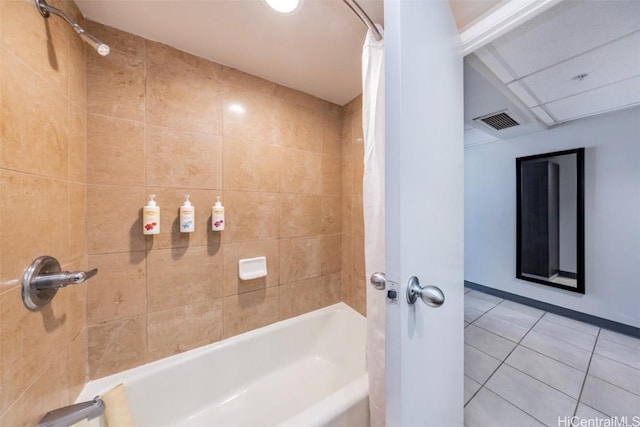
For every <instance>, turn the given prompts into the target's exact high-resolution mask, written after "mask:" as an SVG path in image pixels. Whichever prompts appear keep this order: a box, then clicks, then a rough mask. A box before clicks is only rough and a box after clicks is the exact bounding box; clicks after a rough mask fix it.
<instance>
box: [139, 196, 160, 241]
mask: <svg viewBox="0 0 640 427" xmlns="http://www.w3.org/2000/svg"><path fill="white" fill-rule="evenodd" d="M155 197H156V196H155V195H154V194H151V195H150V196H149V202H148V203H147V206H145V207H144V208H143V209H142V232H143V233H144V234H160V207H158V205H157V204H156V202H155V200H153V199H154V198H155Z"/></svg>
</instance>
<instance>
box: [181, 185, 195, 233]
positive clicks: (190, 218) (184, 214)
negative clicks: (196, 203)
mask: <svg viewBox="0 0 640 427" xmlns="http://www.w3.org/2000/svg"><path fill="white" fill-rule="evenodd" d="M195 209H196V208H195V207H193V206H191V202H190V201H189V195H188V194H187V195H186V196H184V204H183V205H182V206H180V232H181V233H193V230H195V221H194V220H195V216H196V212H195Z"/></svg>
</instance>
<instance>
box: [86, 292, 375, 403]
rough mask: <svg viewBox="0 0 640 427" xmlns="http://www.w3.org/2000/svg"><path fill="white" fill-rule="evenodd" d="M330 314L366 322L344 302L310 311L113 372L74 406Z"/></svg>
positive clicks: (91, 385) (94, 383)
mask: <svg viewBox="0 0 640 427" xmlns="http://www.w3.org/2000/svg"><path fill="white" fill-rule="evenodd" d="M332 312H346V313H349V314H348V315H349V316H356V317H357V318H359V319H366V317H364V316H363V315H362V314H360V313H359V312H357V311H356V310H354V309H353V308H352V307H350V306H349V305H347V304H346V303H344V302H343V301H340V302H338V303H336V304H332V305H329V306H327V307H323V308H319V309H317V310H314V311H310V312H308V313H303V314H300V315H298V316H294V317H291V318H288V319H283V320H279V321H277V322H275V323H272V324H270V325H266V326H262V327H260V328H257V329H253V330H250V331H247V332H243V333H241V334H238V335H234V336H232V337H229V338H225V339H223V340H220V341H216V342H213V343H211V344H206V345H204V346H201V347H197V348H194V349H191V350H187V351H184V352H182V353H178V354H174V355H172V356H167V357H165V358H162V359H158V360H154V361H153V362H149V363H145V364H144V365H140V366H136V367H134V368H131V369H127V370H125V371H120V372H116V373H115V374H111V375H108V376H106V377H102V378H97V379H95V380H89V381H88V382H87V383H86V384H85V385H84V387H83V388H82V391H81V392H80V394H78V396H77V397H76V400H75V402H76V403H78V402H83V401H86V400H90V399H93V398H94V397H96V396H99V395H100V394H102V393H105V392H106V391H108V390H110V389H112V388H113V387H115V386H117V385H118V384H125V386H126V383H127V382H130V381H136V380H139V379H142V378H144V377H147V376H150V375H153V373H155V372H157V371H161V370H164V369H168V368H171V367H173V366H176V365H180V364H183V363H188V362H189V361H191V360H194V359H197V358H198V357H200V356H201V355H204V354H206V353H209V352H212V351H216V350H223V349H225V348H226V347H230V346H233V345H237V344H239V343H242V342H245V341H249V340H251V339H253V338H255V337H259V336H261V335H265V334H268V333H270V332H276V331H279V330H282V329H286V328H287V327H291V325H292V324H296V323H302V322H305V321H307V320H309V319H314V318H317V317H323V316H327V315H329V314H330V313H332ZM365 375H366V374H365Z"/></svg>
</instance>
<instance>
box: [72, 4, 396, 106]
mask: <svg viewBox="0 0 640 427" xmlns="http://www.w3.org/2000/svg"><path fill="white" fill-rule="evenodd" d="M77 4H78V6H79V7H80V10H81V11H82V13H83V15H84V16H85V17H86V18H88V19H91V20H93V21H97V22H100V23H102V24H105V25H108V26H111V27H114V28H118V29H120V30H124V31H127V32H129V33H133V34H136V35H139V36H142V37H145V38H147V39H150V40H154V41H158V42H162V43H165V44H168V45H170V46H173V47H176V48H178V49H180V50H183V51H185V52H189V53H192V54H194V55H197V56H200V57H202V58H206V59H210V60H212V61H215V62H218V63H221V64H224V65H228V66H230V67H233V68H237V69H239V70H242V71H244V72H246V73H249V74H253V75H256V76H259V77H262V78H265V79H267V80H271V81H273V82H276V83H279V84H281V85H283V86H287V87H291V88H294V89H298V90H301V91H303V92H306V93H309V94H312V95H315V96H317V97H319V98H322V99H325V100H328V101H331V102H334V103H336V104H339V105H344V104H346V103H347V102H349V101H350V100H351V99H353V98H354V97H356V96H357V95H359V94H360V93H361V92H362V88H361V77H360V76H361V52H362V44H363V42H364V37H365V34H366V27H365V26H364V24H363V23H362V22H361V21H360V20H359V18H358V17H357V16H356V15H355V14H354V13H353V12H352V11H351V10H350V9H349V7H347V6H346V5H345V4H344V3H343V2H342V1H341V0H302V4H301V6H300V7H299V8H298V10H297V11H295V12H294V13H293V16H292V15H280V14H277V13H275V12H272V11H271V10H270V9H269V8H268V7H267V6H266V5H265V4H264V3H263V1H262V0H78V1H77ZM358 4H360V6H362V8H363V9H364V10H365V11H366V12H367V14H368V15H369V16H370V17H371V19H372V20H373V21H374V22H378V23H383V18H384V16H383V1H382V0H358ZM104 42H105V43H107V44H109V40H104Z"/></svg>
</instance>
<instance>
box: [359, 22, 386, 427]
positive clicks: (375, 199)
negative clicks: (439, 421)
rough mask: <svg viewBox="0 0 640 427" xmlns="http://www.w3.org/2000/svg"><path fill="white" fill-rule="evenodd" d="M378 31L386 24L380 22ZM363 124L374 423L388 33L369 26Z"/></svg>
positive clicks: (379, 377)
mask: <svg viewBox="0 0 640 427" xmlns="http://www.w3.org/2000/svg"><path fill="white" fill-rule="evenodd" d="M378 29H379V30H380V34H383V32H382V28H381V27H380V26H378ZM362 128H363V129H362V130H363V136H364V176H363V191H362V206H363V210H364V257H365V272H366V282H367V284H365V286H366V289H367V370H368V373H369V410H370V413H371V426H373V427H378V426H384V424H385V412H384V411H385V382H384V352H385V344H384V334H385V299H386V298H385V294H384V292H380V291H377V290H375V289H374V288H373V287H372V286H370V285H369V284H368V282H369V277H371V274H372V273H374V272H376V271H384V270H385V263H384V250H385V246H384V38H383V39H382V40H380V41H376V39H375V37H374V36H373V33H372V32H371V30H369V31H368V32H367V38H366V40H365V42H364V47H363V50H362Z"/></svg>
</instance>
